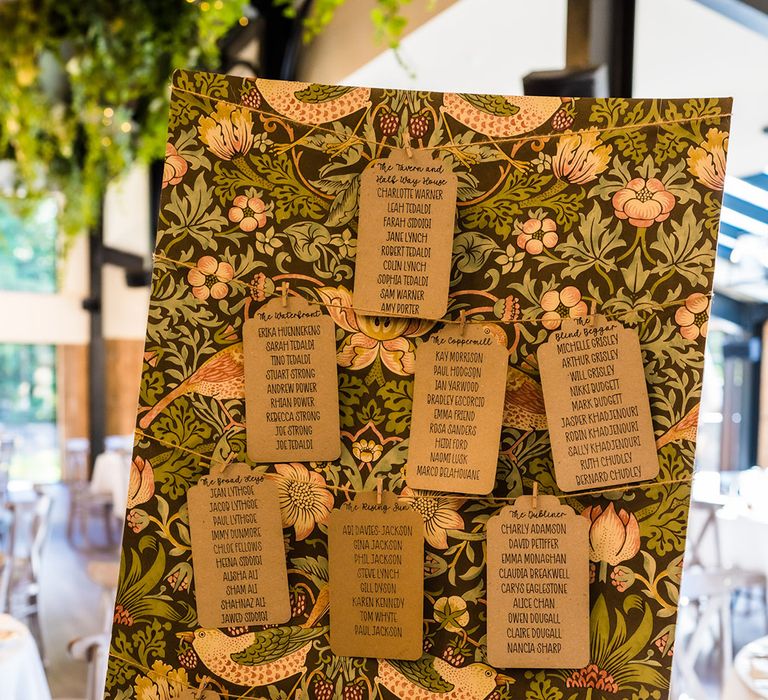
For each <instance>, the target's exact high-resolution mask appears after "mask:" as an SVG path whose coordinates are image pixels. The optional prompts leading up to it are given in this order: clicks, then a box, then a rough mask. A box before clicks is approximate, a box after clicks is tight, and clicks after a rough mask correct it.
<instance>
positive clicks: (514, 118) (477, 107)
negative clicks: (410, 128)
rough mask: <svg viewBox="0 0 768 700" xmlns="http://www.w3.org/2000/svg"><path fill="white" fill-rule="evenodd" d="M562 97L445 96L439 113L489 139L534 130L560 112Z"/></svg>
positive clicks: (517, 134) (449, 94)
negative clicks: (449, 116) (448, 115)
mask: <svg viewBox="0 0 768 700" xmlns="http://www.w3.org/2000/svg"><path fill="white" fill-rule="evenodd" d="M562 104H563V101H562V99H561V98H560V97H504V96H502V95H467V94H458V93H457V94H453V93H446V94H445V95H444V96H443V105H442V107H440V110H441V111H442V112H444V113H446V114H450V115H451V116H452V117H453V118H454V119H455V120H456V121H457V122H459V123H461V124H464V126H467V127H469V128H470V129H472V130H473V131H477V132H478V133H480V134H485V135H486V136H489V137H490V138H505V137H510V136H519V135H520V134H526V133H528V132H530V131H533V130H534V129H536V128H537V127H539V126H541V125H542V124H544V123H545V122H546V121H547V120H548V119H550V118H551V117H552V116H553V115H554V114H555V112H557V111H558V109H560V106H561V105H562Z"/></svg>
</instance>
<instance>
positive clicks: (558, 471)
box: [538, 315, 659, 491]
mask: <svg viewBox="0 0 768 700" xmlns="http://www.w3.org/2000/svg"><path fill="white" fill-rule="evenodd" d="M538 358H539V369H540V371H541V386H542V389H543V393H544V405H545V407H546V411H547V424H548V426H549V437H550V440H551V442H552V456H553V459H554V464H555V478H556V480H557V485H558V486H559V487H560V488H561V489H562V490H563V491H579V490H582V489H589V488H603V487H606V486H615V485H617V484H627V483H634V482H636V481H645V480H647V479H653V478H655V477H656V475H657V474H658V473H659V462H658V457H657V455H656V445H655V440H654V435H653V423H652V421H651V409H650V403H649V400H648V387H647V385H646V382H645V373H644V371H643V358H642V355H641V353H640V341H639V339H638V337H637V333H636V332H635V331H634V330H633V329H631V328H625V327H624V326H622V325H621V324H620V323H619V322H618V321H609V320H607V319H606V318H605V317H604V316H599V315H598V316H595V317H594V318H593V320H590V319H574V320H565V321H563V325H562V327H561V328H560V330H557V331H554V332H553V333H551V334H550V336H549V339H548V341H547V342H546V343H544V344H543V345H542V346H541V347H539V351H538Z"/></svg>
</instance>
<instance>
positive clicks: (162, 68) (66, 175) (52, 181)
mask: <svg viewBox="0 0 768 700" xmlns="http://www.w3.org/2000/svg"><path fill="white" fill-rule="evenodd" d="M274 2H275V4H276V5H283V6H284V11H285V13H286V14H287V15H289V16H290V15H291V14H293V13H294V12H295V5H294V3H293V2H292V0H274ZM343 2H344V0H315V1H314V2H312V3H311V6H310V10H309V12H308V14H307V16H306V17H305V19H304V29H305V39H310V38H312V37H313V36H316V35H317V34H318V33H320V32H321V31H322V30H323V29H325V27H326V26H327V25H328V23H329V22H330V20H331V19H332V18H333V15H334V13H335V11H336V9H337V8H338V6H339V5H341V4H342V3H343ZM409 2H410V0H376V3H375V6H374V9H373V10H372V13H371V20H372V22H373V24H374V26H375V28H376V30H377V34H378V35H379V37H380V40H382V41H383V42H385V43H386V44H387V45H389V46H396V45H397V43H398V41H399V39H400V37H401V35H402V33H403V29H404V27H405V24H406V20H405V18H404V17H403V15H402V12H401V10H402V7H403V6H404V5H405V4H407V3H409ZM247 5H248V2H247V0H80V1H79V2H74V1H73V0H0V118H1V120H0V160H2V159H10V160H13V161H14V162H15V164H16V167H15V176H16V180H17V182H16V185H17V188H18V189H17V191H18V193H20V194H22V195H30V194H36V193H50V192H52V191H53V192H60V193H61V194H62V195H63V198H62V199H63V202H64V205H63V207H62V211H61V216H60V227H61V230H62V231H63V232H64V234H65V235H67V236H72V235H75V234H77V233H78V232H81V231H84V230H87V229H88V228H89V227H90V226H91V225H92V224H93V223H94V221H95V219H96V217H97V216H98V212H99V207H100V205H101V202H102V199H103V196H104V190H105V188H106V185H107V183H108V182H109V181H110V180H111V179H113V178H115V177H117V176H119V175H120V174H121V173H123V172H124V171H125V169H126V168H127V167H128V166H129V165H131V164H132V163H134V162H135V161H136V160H144V161H149V160H152V159H155V158H161V157H162V156H163V147H164V143H165V135H166V124H167V114H168V97H169V89H168V85H169V81H170V75H171V73H172V72H173V70H174V69H175V68H207V69H210V70H215V69H217V68H218V67H219V62H220V47H219V40H220V39H221V38H222V37H223V36H224V35H225V34H226V33H227V32H228V31H229V30H230V29H231V28H232V27H234V26H236V23H237V22H238V21H239V20H241V18H242V17H243V12H244V11H245V7H246V6H247ZM243 21H245V20H243Z"/></svg>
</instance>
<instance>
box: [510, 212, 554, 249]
mask: <svg viewBox="0 0 768 700" xmlns="http://www.w3.org/2000/svg"><path fill="white" fill-rule="evenodd" d="M515 231H517V233H518V235H517V246H518V248H522V249H523V250H525V252H526V253H530V254H531V255H538V254H539V253H541V252H542V251H543V250H544V248H554V247H555V244H556V243H557V233H556V231H557V224H556V223H555V222H554V221H553V220H552V219H550V218H545V219H537V218H531V219H528V221H526V222H524V223H520V222H516V223H515Z"/></svg>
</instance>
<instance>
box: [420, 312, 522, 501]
mask: <svg viewBox="0 0 768 700" xmlns="http://www.w3.org/2000/svg"><path fill="white" fill-rule="evenodd" d="M506 382H507V350H506V348H505V347H504V346H503V345H501V344H500V343H499V342H498V340H496V338H495V337H494V336H493V334H492V333H491V332H490V330H489V329H488V328H487V327H485V326H481V325H476V324H467V325H466V326H464V331H463V334H462V327H461V326H458V325H453V326H446V327H445V328H443V329H442V330H440V331H439V332H437V333H434V334H433V335H432V336H430V338H429V340H427V341H425V342H424V343H422V344H421V345H420V346H419V348H418V349H417V350H416V372H415V379H414V388H413V414H412V419H411V437H410V445H409V447H408V466H407V469H406V481H407V482H408V486H410V487H411V488H416V489H428V490H432V491H453V492H456V493H471V494H488V493H490V492H491V491H492V490H493V485H494V482H495V480H496V466H497V463H498V459H499V441H500V439H501V421H502V417H503V411H504V393H505V388H506Z"/></svg>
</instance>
